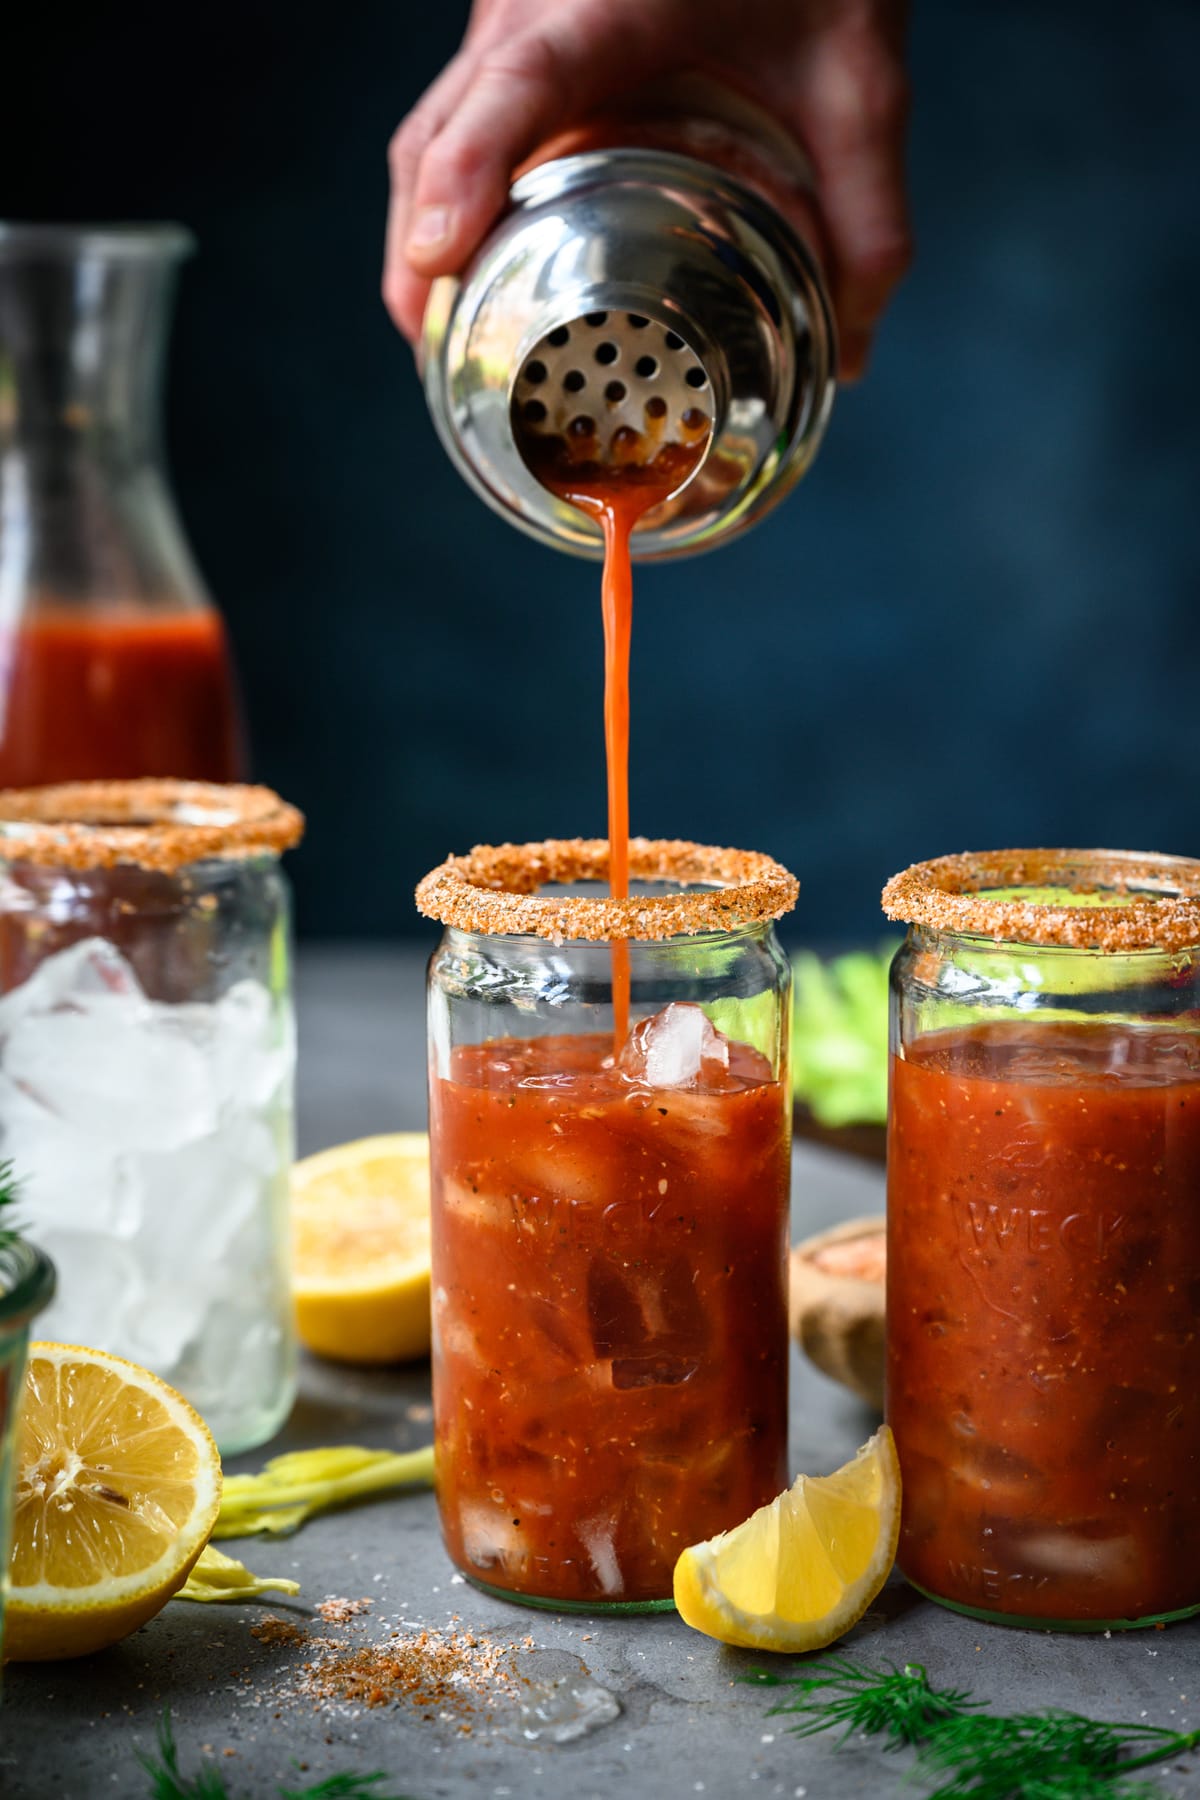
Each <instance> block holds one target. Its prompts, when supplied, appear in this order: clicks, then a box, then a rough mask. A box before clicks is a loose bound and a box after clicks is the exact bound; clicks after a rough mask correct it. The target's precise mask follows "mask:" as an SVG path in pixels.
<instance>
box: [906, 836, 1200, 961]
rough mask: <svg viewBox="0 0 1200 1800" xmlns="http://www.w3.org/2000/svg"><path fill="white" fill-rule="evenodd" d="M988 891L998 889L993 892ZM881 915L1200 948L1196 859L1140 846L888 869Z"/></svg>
mask: <svg viewBox="0 0 1200 1800" xmlns="http://www.w3.org/2000/svg"><path fill="white" fill-rule="evenodd" d="M1013 888H1018V889H1019V888H1028V889H1030V890H1033V891H1034V892H1036V890H1037V889H1039V888H1042V889H1045V888H1049V889H1051V890H1054V889H1058V890H1064V889H1065V890H1066V891H1067V892H1068V893H1074V894H1078V895H1080V896H1082V895H1084V894H1090V895H1097V896H1100V898H1099V901H1098V902H1097V901H1096V900H1093V902H1092V904H1091V905H1087V904H1084V903H1083V902H1082V900H1081V902H1080V904H1079V905H1072V904H1071V903H1070V901H1069V900H1068V901H1063V902H1059V901H1057V900H1054V901H1043V900H1037V899H1036V898H1034V897H1033V892H1031V894H1030V897H1029V898H1028V899H1021V898H1020V897H1019V896H1017V897H1014V896H1013V895H1011V894H1010V893H1008V892H1007V891H1006V890H1010V889H1013ZM990 890H999V892H998V893H993V892H992V891H990ZM883 910H884V912H885V914H886V915H887V917H888V918H889V919H903V920H905V921H906V922H907V923H909V924H911V925H926V926H929V927H931V928H932V929H933V930H935V931H950V932H955V933H957V934H959V935H961V936H973V937H990V938H994V939H996V940H997V941H998V942H1003V943H1010V944H1037V945H1047V946H1052V947H1059V948H1063V949H1071V950H1100V951H1103V952H1105V953H1107V954H1112V953H1116V952H1122V951H1127V950H1166V951H1171V950H1189V949H1192V948H1194V947H1196V946H1200V861H1197V860H1195V859H1193V858H1191V857H1186V856H1160V855H1158V854H1156V853H1155V852H1153V851H1140V850H986V851H973V852H968V853H966V854H964V855H960V856H940V857H937V858H935V859H934V860H933V861H932V862H923V863H914V864H913V866H912V867H911V868H910V869H905V870H904V871H903V872H902V873H901V874H899V875H893V876H892V879H891V880H890V881H889V882H888V884H887V886H886V887H885V888H884V890H883Z"/></svg>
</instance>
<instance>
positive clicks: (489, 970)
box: [418, 840, 796, 1612]
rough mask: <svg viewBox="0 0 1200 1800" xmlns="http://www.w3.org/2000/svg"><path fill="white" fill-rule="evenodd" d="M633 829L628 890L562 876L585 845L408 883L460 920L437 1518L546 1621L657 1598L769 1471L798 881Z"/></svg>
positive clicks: (448, 1110) (443, 1005) (443, 1199)
mask: <svg viewBox="0 0 1200 1800" xmlns="http://www.w3.org/2000/svg"><path fill="white" fill-rule="evenodd" d="M630 848H631V872H632V874H633V877H634V889H635V891H634V892H633V894H632V897H631V898H630V899H628V900H613V899H608V898H603V899H601V898H590V897H586V890H585V888H584V887H582V886H580V885H577V884H587V883H591V882H596V881H598V880H601V879H602V878H603V877H604V875H605V874H606V872H607V845H606V844H604V843H603V842H600V843H580V842H578V841H576V842H574V843H570V844H562V843H549V844H536V845H523V846H512V845H508V846H505V847H503V848H502V849H499V850H493V849H488V848H484V849H479V850H475V851H473V852H472V853H471V855H470V856H469V857H464V858H455V859H452V861H451V862H449V863H447V864H445V865H444V866H443V867H442V868H441V869H438V870H435V871H434V873H433V874H432V875H431V876H428V877H427V878H426V880H425V881H424V882H423V883H422V884H421V887H420V888H419V889H418V904H419V905H420V906H421V909H422V911H424V912H425V913H426V914H427V915H428V916H430V917H433V918H437V919H440V920H441V921H442V922H443V923H444V924H445V925H447V927H448V929H447V931H446V934H445V937H444V938H443V940H442V943H441V946H440V948H439V949H438V950H437V952H436V953H435V955H434V958H433V961H432V963H431V966H430V975H429V1046H430V1072H429V1080H430V1150H431V1160H432V1175H433V1389H434V1419H435V1424H434V1430H435V1442H436V1446H437V1488H438V1504H439V1508H440V1512H441V1520H442V1530H443V1534H444V1536H445V1540H446V1545H447V1548H448V1550H449V1552H450V1556H451V1558H452V1559H453V1561H454V1562H455V1563H456V1564H457V1566H458V1567H459V1568H460V1569H461V1570H462V1571H463V1572H464V1573H465V1574H466V1575H468V1576H469V1577H470V1578H471V1579H472V1580H473V1581H475V1582H476V1583H478V1584H479V1585H480V1586H482V1587H485V1588H487V1589H488V1590H490V1591H493V1592H497V1593H500V1594H502V1595H503V1596H504V1597H506V1598H509V1599H518V1600H523V1601H526V1602H529V1603H531V1604H535V1605H537V1604H541V1605H546V1606H550V1607H553V1608H554V1609H555V1610H556V1611H562V1610H570V1609H576V1610H582V1611H587V1612H598V1611H604V1610H611V1609H613V1608H621V1609H632V1610H655V1609H657V1608H663V1607H669V1606H670V1605H671V1604H672V1601H671V1588H672V1573H673V1570H674V1566H675V1562H676V1559H677V1557H678V1555H679V1553H680V1551H681V1550H682V1549H684V1547H685V1546H686V1545H688V1544H692V1543H696V1542H698V1541H699V1540H701V1539H703V1538H707V1537H710V1536H712V1534H713V1533H714V1532H717V1531H723V1530H726V1529H728V1528H729V1527H731V1526H733V1525H736V1524H739V1523H740V1522H741V1521H742V1520H743V1519H745V1518H746V1517H747V1516H748V1515H749V1514H750V1513H751V1512H753V1511H754V1510H755V1508H756V1507H758V1506H761V1505H763V1504H764V1503H765V1502H767V1501H768V1500H770V1499H772V1498H773V1497H774V1496H775V1495H776V1494H777V1493H778V1492H779V1490H780V1489H781V1488H782V1487H784V1486H785V1485H786V1481H787V1363H788V1337H787V1246H788V1189H789V1174H790V1145H791V1092H790V1086H789V1077H788V1060H787V1059H788V1036H789V1032H788V1024H789V1011H788V1008H789V998H790V971H789V967H788V963H787V960H786V958H785V957H784V956H783V954H782V952H781V951H780V949H779V945H778V943H777V941H776V938H775V933H774V930H773V928H772V923H771V921H772V919H773V918H775V917H778V916H779V914H780V913H782V912H784V911H786V910H787V909H788V908H790V906H791V905H792V904H793V902H794V899H795V893H796V884H795V882H794V881H793V879H792V878H791V876H789V875H787V873H786V872H785V871H784V870H782V869H780V868H779V867H778V865H776V864H773V863H770V862H769V861H768V859H767V858H765V857H750V856H742V855H739V854H738V853H737V852H732V851H713V850H703V849H700V848H698V847H696V846H691V845H679V844H657V843H646V842H645V841H643V840H634V842H633V843H632V844H631V846H630ZM543 885H549V886H555V885H557V886H559V887H560V888H562V887H564V886H566V887H568V888H571V887H574V890H575V891H574V892H568V893H560V894H558V895H554V894H550V893H539V892H538V889H539V888H541V887H543ZM614 1000H615V1007H614ZM626 1006H628V1013H627V1014H626V1010H625V1009H626ZM626 1016H627V1017H628V1019H629V1021H630V1023H629V1026H628V1031H627V1035H625V1036H624V1039H623V1041H622V1042H617V1041H616V1040H615V1038H614V1026H615V1021H616V1020H619V1019H621V1018H623V1017H626Z"/></svg>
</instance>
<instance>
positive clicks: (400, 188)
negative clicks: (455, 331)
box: [383, 47, 477, 342]
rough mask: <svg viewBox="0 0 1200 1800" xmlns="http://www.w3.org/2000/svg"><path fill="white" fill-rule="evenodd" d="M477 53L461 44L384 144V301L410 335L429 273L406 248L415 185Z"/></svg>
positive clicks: (419, 313) (418, 324) (422, 303)
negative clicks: (418, 267)
mask: <svg viewBox="0 0 1200 1800" xmlns="http://www.w3.org/2000/svg"><path fill="white" fill-rule="evenodd" d="M476 60H477V59H476V57H475V56H473V55H472V54H471V52H470V51H469V50H468V49H467V48H465V47H464V49H462V50H460V51H459V53H458V55H457V56H455V57H454V58H453V59H452V60H451V61H450V62H448V63H447V64H446V67H445V68H444V69H443V70H442V72H441V74H440V75H439V76H438V78H437V80H436V81H434V82H433V83H432V84H431V85H430V86H429V87H428V88H427V89H426V90H425V93H424V94H423V95H422V97H421V99H420V100H419V101H418V102H417V104H416V106H414V108H413V110H412V111H411V112H410V113H409V115H408V117H407V118H406V119H405V120H404V122H403V124H402V125H400V126H399V128H398V129H397V130H396V132H395V133H394V134H393V137H392V140H391V143H390V144H389V145H388V173H389V181H390V187H389V195H388V215H387V231H386V235H385V239H384V252H383V301H384V305H385V306H386V307H387V309H388V311H389V313H390V314H391V315H392V318H393V319H394V321H395V322H396V324H397V325H398V326H399V328H400V330H401V331H402V332H403V333H404V335H405V337H407V338H408V339H409V340H410V341H414V342H415V340H416V337H417V335H418V333H419V332H420V329H421V319H422V316H423V314H424V311H425V301H426V298H427V296H428V293H429V279H428V277H427V276H424V275H420V274H418V273H417V272H416V271H415V270H414V269H413V268H412V266H411V264H410V263H409V261H408V259H407V257H406V256H405V253H404V246H405V242H406V240H407V237H408V221H409V215H410V213H411V210H412V198H413V188H414V186H415V185H416V179H417V171H418V169H419V168H420V164H421V158H422V156H423V155H424V154H425V150H426V148H427V146H428V145H429V144H430V143H431V142H432V140H433V138H435V137H436V136H437V133H438V132H439V131H440V130H441V129H442V127H443V125H444V124H445V123H446V120H447V119H448V118H449V117H450V115H451V113H452V112H453V110H454V108H455V106H456V105H457V104H458V101H459V99H460V98H461V96H462V95H463V93H464V92H465V91H466V89H467V86H468V84H469V83H470V80H471V75H472V72H473V69H474V65H475V62H476Z"/></svg>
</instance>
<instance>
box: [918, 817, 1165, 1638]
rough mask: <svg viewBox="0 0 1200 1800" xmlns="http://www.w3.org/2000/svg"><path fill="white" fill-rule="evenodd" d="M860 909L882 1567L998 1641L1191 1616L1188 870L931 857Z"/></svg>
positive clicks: (1150, 862) (1096, 857)
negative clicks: (882, 1121) (883, 1129)
mask: <svg viewBox="0 0 1200 1800" xmlns="http://www.w3.org/2000/svg"><path fill="white" fill-rule="evenodd" d="M884 906H885V910H886V911H889V912H890V914H891V916H892V917H901V918H906V919H908V920H909V923H910V930H909V936H908V939H907V941H906V943H905V945H904V947H903V948H902V950H901V951H900V952H899V954H898V956H897V958H896V962H895V964H894V965H893V972H892V996H893V1015H892V1030H893V1052H894V1054H893V1060H892V1072H891V1074H892V1080H891V1105H890V1118H889V1137H888V1294H887V1332H888V1370H887V1413H888V1419H889V1422H890V1424H891V1426H892V1430H893V1432H894V1433H895V1438H896V1448H897V1451H898V1453H899V1458H900V1467H901V1472H902V1474H903V1478H904V1507H903V1518H902V1524H901V1535H900V1548H899V1553H898V1562H899V1565H900V1567H901V1569H902V1570H903V1571H904V1573H905V1575H907V1576H908V1578H909V1579H910V1580H911V1581H913V1582H914V1583H915V1584H916V1585H917V1586H918V1587H920V1588H921V1589H922V1590H923V1591H924V1592H926V1593H927V1594H929V1595H931V1596H932V1597H933V1598H935V1599H938V1600H942V1601H943V1602H945V1603H947V1604H949V1605H951V1606H954V1607H958V1608H961V1609H964V1610H966V1611H968V1612H972V1613H975V1614H980V1615H983V1616H985V1617H992V1618H995V1619H998V1620H1001V1621H1005V1622H1011V1623H1014V1624H1019V1623H1028V1624H1034V1625H1036V1624H1043V1625H1047V1626H1058V1627H1061V1628H1065V1629H1074V1630H1088V1629H1093V1630H1095V1629H1100V1628H1107V1627H1111V1626H1125V1625H1138V1624H1142V1625H1146V1624H1154V1623H1157V1622H1159V1621H1161V1620H1163V1619H1167V1618H1171V1617H1176V1616H1180V1615H1183V1614H1186V1613H1189V1612H1196V1611H1200V1547H1198V1546H1197V1543H1196V1538H1195V1532H1194V1529H1193V1524H1194V1515H1195V1508H1196V1496H1197V1493H1198V1492H1200V1403H1198V1399H1197V1396H1198V1395H1200V862H1195V861H1189V860H1186V859H1184V858H1179V857H1161V856H1149V855H1147V856H1140V855H1138V854H1137V853H1134V852H1119V851H1068V850H1037V851H996V852H988V853H980V854H978V855H972V856H963V857H946V858H942V859H941V860H940V861H937V862H932V863H924V864H917V865H915V866H914V867H913V868H912V869H910V870H907V871H906V872H905V873H904V874H903V875H901V876H897V877H895V878H894V880H893V881H892V882H890V883H889V885H888V888H887V889H886V890H885V892H884Z"/></svg>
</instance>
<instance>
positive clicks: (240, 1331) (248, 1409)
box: [0, 781, 303, 1453]
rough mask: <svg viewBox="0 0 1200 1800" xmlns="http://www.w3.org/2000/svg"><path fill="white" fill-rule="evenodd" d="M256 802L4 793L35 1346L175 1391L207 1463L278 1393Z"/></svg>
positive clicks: (274, 1120) (281, 1023)
mask: <svg viewBox="0 0 1200 1800" xmlns="http://www.w3.org/2000/svg"><path fill="white" fill-rule="evenodd" d="M302 823H303V822H302V820H301V818H300V815H299V814H298V813H297V812H296V811H295V810H294V808H292V807H290V806H286V805H285V804H284V803H283V802H282V801H281V800H280V799H279V798H278V797H277V796H276V795H275V794H272V793H270V792H269V791H268V790H267V789H265V788H245V787H216V786H208V785H204V784H200V783H192V782H155V781H142V782H108V783H101V782H85V783H76V784H74V785H71V786H65V787H59V788H37V789H29V790H26V791H24V792H21V791H16V790H13V791H9V792H8V793H6V794H3V795H2V796H0V1157H3V1158H5V1159H7V1160H9V1161H11V1162H12V1165H13V1169H14V1173H15V1175H16V1177H17V1178H18V1180H19V1181H20V1182H21V1184H22V1186H21V1193H22V1204H23V1207H24V1211H25V1214H26V1216H27V1217H28V1219H29V1221H30V1224H31V1226H32V1227H33V1228H34V1229H35V1230H36V1232H37V1236H38V1238H39V1241H40V1242H41V1243H43V1244H44V1245H45V1247H46V1249H47V1250H48V1251H49V1252H50V1253H51V1255H53V1257H54V1259H55V1261H56V1263H57V1265H58V1269H59V1274H60V1287H59V1295H58V1298H57V1300H56V1302H55V1304H54V1306H53V1307H52V1309H51V1311H50V1314H49V1316H48V1318H47V1320H46V1326H45V1332H46V1335H47V1336H50V1337H54V1338H58V1339H60V1340H63V1341H66V1342H71V1343H80V1344H88V1345H93V1346H95V1347H97V1348H99V1349H103V1350H109V1351H114V1352H116V1353H118V1354H120V1355H122V1356H127V1357H129V1358H130V1359H131V1360H132V1361H134V1362H137V1363H141V1364H143V1365H144V1366H146V1367H147V1368H150V1369H153V1370H154V1372H155V1373H156V1374H158V1375H161V1376H162V1377H163V1378H164V1379H165V1380H167V1381H169V1382H171V1384H172V1385H173V1386H175V1387H177V1388H179V1390H180V1391H181V1392H182V1393H183V1394H185V1395H186V1397H187V1398H188V1399H189V1400H190V1401H191V1402H192V1404H193V1405H194V1406H195V1407H196V1408H197V1410H198V1411H199V1412H200V1413H202V1414H203V1416H204V1418H205V1419H206V1420H207V1421H208V1424H209V1426H210V1428H211V1430H212V1432H213V1435H214V1436H215V1438H216V1440H217V1442H218V1444H219V1446H220V1448H221V1450H222V1451H223V1452H226V1453H229V1452H232V1451H235V1450H244V1449H248V1448H250V1447H251V1446H253V1445H256V1444H260V1443H262V1442H264V1441H265V1439H267V1438H268V1437H270V1436H271V1435H272V1434H273V1432H274V1431H276V1430H277V1429H278V1427H279V1425H280V1424H281V1423H282V1421H283V1420H284V1418H285V1417H286V1416H287V1413H288V1411H289V1409H290V1407H291V1403H292V1399H293V1396H294V1392H295V1364H296V1352H295V1338H294V1329H293V1323H292V1307H291V1293H290V1281H289V1270H288V1235H287V1219H288V1174H289V1168H290V1164H291V1158H292V1141H293V1132H292V1097H293V1081H294V1067H295V1040H294V1028H293V1018H292V999H291V974H290V946H289V901H288V889H287V883H286V881H285V879H284V877H283V874H282V872H281V870H280V867H279V856H280V853H281V852H282V851H283V850H285V849H287V848H289V847H290V846H291V845H292V844H294V843H295V842H296V841H297V839H298V838H299V835H300V832H301V829H302Z"/></svg>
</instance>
